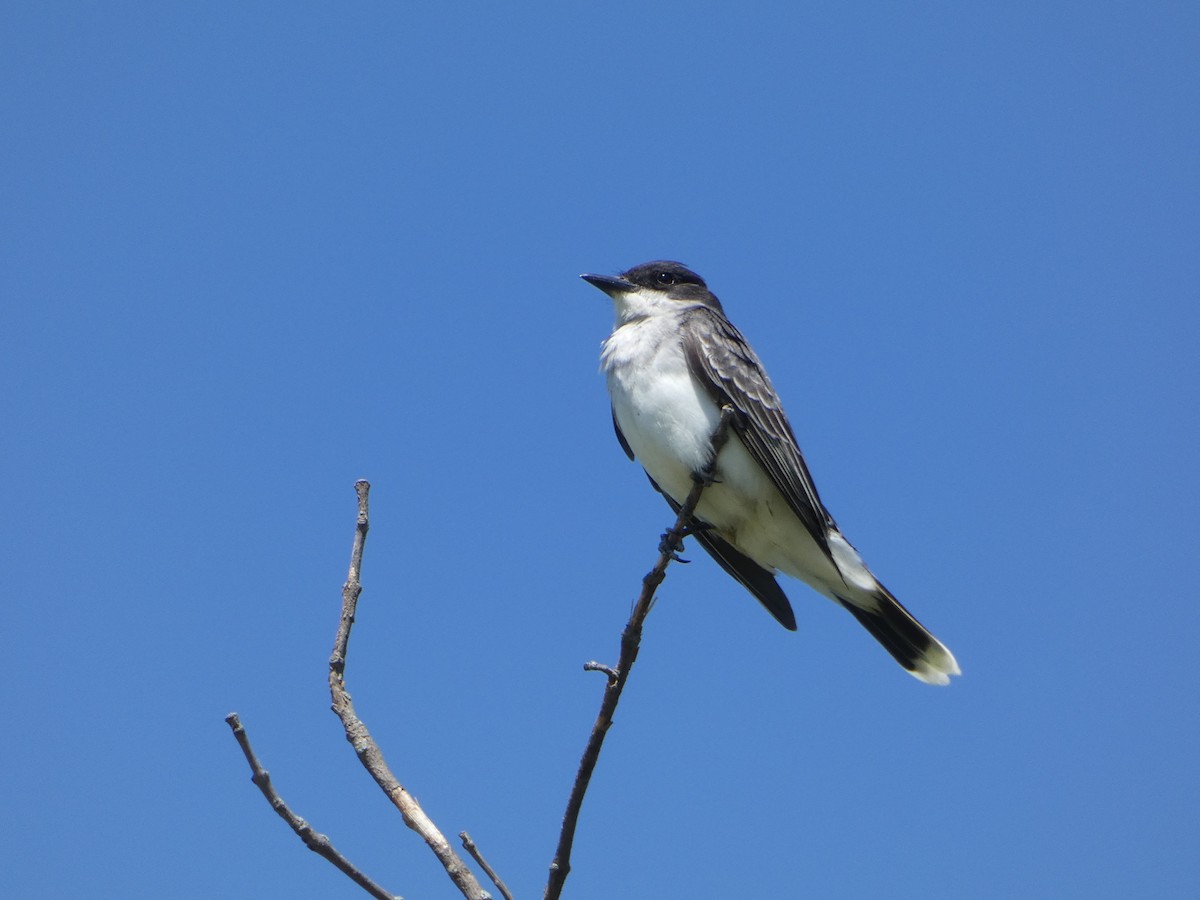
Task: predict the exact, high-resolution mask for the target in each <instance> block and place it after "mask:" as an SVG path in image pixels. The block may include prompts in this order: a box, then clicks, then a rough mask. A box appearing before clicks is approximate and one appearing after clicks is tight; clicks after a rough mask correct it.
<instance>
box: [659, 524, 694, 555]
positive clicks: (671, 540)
mask: <svg viewBox="0 0 1200 900" xmlns="http://www.w3.org/2000/svg"><path fill="white" fill-rule="evenodd" d="M683 538H684V535H682V534H680V535H677V534H675V533H674V532H672V531H668V532H665V533H664V534H663V536H662V540H660V541H659V542H658V552H659V553H665V554H666V555H667V556H669V557H670V558H671V559H672V560H674V561H675V562H681V563H688V562H691V560H687V559H684V558H683V557H682V556H680V555H679V551H681V550H682V549H683Z"/></svg>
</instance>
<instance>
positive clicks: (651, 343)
mask: <svg viewBox="0 0 1200 900" xmlns="http://www.w3.org/2000/svg"><path fill="white" fill-rule="evenodd" d="M600 361H601V370H602V371H603V372H604V374H605V376H606V377H607V379H608V391H609V394H610V396H611V397H612V404H613V413H614V415H615V416H616V420H617V424H618V426H619V427H620V429H621V433H622V434H623V435H624V436H625V440H626V441H627V442H628V443H629V446H630V448H631V449H632V450H633V453H634V456H635V457H636V458H637V461H638V462H640V463H641V464H642V467H643V468H644V469H645V470H646V472H647V474H649V476H650V477H651V478H653V479H654V482H655V483H656V484H657V485H658V486H659V487H660V488H662V489H663V490H664V491H665V492H666V493H667V494H668V495H669V496H670V497H671V498H672V499H674V500H675V501H676V502H677V503H683V501H684V500H685V499H687V495H688V493H689V492H690V491H691V489H692V473H693V472H698V471H701V470H702V469H703V468H704V466H705V465H706V464H707V462H708V454H709V448H710V446H711V444H710V439H711V437H712V433H713V430H714V429H715V428H716V426H717V422H718V421H719V420H720V410H719V409H718V408H717V405H716V403H714V402H713V400H712V399H711V398H710V397H709V396H708V394H707V392H706V391H705V390H704V388H703V387H701V386H700V385H699V384H698V383H697V382H696V380H695V379H694V378H693V377H692V374H691V372H690V371H689V369H688V364H687V358H686V356H685V355H684V351H683V346H682V344H681V342H680V339H679V334H678V331H677V329H676V327H675V320H674V318H673V317H671V316H650V317H647V318H642V319H635V320H633V321H628V322H626V323H625V324H623V325H621V326H620V327H619V328H617V329H616V330H615V331H614V332H613V333H612V334H611V335H610V336H609V338H608V340H606V341H605V342H604V347H603V351H602V353H601V356H600ZM717 478H718V482H717V483H716V484H714V485H712V486H711V487H709V488H708V489H706V490H705V492H704V494H703V496H702V498H701V501H700V506H699V508H698V509H697V511H696V513H697V516H698V517H699V518H701V519H703V520H704V521H706V522H708V523H710V524H711V525H714V526H716V528H717V529H718V531H720V533H721V535H722V537H724V538H725V539H726V540H728V541H730V542H731V543H733V544H734V545H735V546H737V547H738V548H739V549H741V550H742V552H744V553H746V554H747V555H748V556H750V557H751V558H752V559H754V560H756V561H757V562H758V563H759V564H760V565H763V566H765V567H767V568H769V569H782V570H783V571H786V572H788V574H790V575H793V576H795V577H799V578H802V579H804V580H805V581H808V582H809V583H810V584H813V585H814V587H818V590H822V591H823V592H824V591H825V589H824V586H823V585H822V586H818V583H819V582H821V581H824V580H825V576H834V577H836V573H835V572H834V570H833V568H832V566H831V564H830V563H829V561H828V559H827V558H826V557H825V556H824V554H823V553H822V552H821V551H820V550H819V548H818V547H817V545H816V544H815V543H814V542H813V540H812V538H811V537H810V536H809V534H808V532H807V531H806V530H805V529H804V526H803V525H802V524H801V523H800V520H799V519H798V518H796V516H795V514H794V513H793V512H792V511H791V508H790V507H789V506H788V505H787V502H786V501H785V500H784V499H783V497H782V496H781V495H780V493H779V491H778V490H777V489H776V488H775V486H774V484H772V483H771V481H770V479H769V478H768V477H767V475H766V473H765V472H764V471H763V470H762V468H761V467H760V466H759V465H758V464H757V463H756V462H755V461H754V459H753V458H752V457H751V456H750V453H749V451H748V450H746V448H745V445H743V444H742V442H741V440H740V439H739V438H738V437H737V436H736V435H731V436H730V438H729V441H728V443H727V444H726V445H725V447H724V449H723V450H722V451H721V455H720V458H719V460H718V470H717ZM814 576H815V577H814Z"/></svg>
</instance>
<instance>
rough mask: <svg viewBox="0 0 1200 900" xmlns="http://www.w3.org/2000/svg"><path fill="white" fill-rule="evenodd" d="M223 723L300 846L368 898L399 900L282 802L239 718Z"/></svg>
mask: <svg viewBox="0 0 1200 900" xmlns="http://www.w3.org/2000/svg"><path fill="white" fill-rule="evenodd" d="M225 721H226V722H228V723H229V727H230V728H232V729H233V736H234V738H236V739H237V742H238V746H239V747H241V748H242V753H243V754H245V756H246V762H248V763H249V764H250V772H251V775H250V780H251V781H253V782H254V783H255V785H257V786H258V789H259V790H260V791H262V794H263V796H264V797H266V798H267V802H268V803H269V804H271V809H273V810H275V812H277V813H279V817H280V818H281V819H283V821H285V822H287V823H288V825H290V826H291V828H292V831H294V832H296V834H297V835H299V836H300V840H302V841H304V846H306V847H307V848H308V849H309V850H311V851H312V852H313V853H317V854H319V855H321V856H323V857H325V858H326V859H327V860H329V861H330V862H331V863H333V864H334V865H335V866H337V867H338V868H339V869H341V870H342V871H343V872H345V873H346V874H347V875H348V876H350V878H351V879H352V880H353V881H354V883H355V884H357V885H358V886H359V887H361V888H362V889H363V890H365V891H366V892H367V893H369V894H370V895H371V896H372V897H377V898H379V900H402V898H401V897H400V896H399V895H397V894H393V893H391V892H390V891H385V890H384V889H383V888H381V887H380V886H379V885H378V884H376V883H375V882H374V881H372V880H371V879H370V878H368V877H367V876H366V875H364V874H363V873H362V872H361V871H360V870H359V869H358V867H357V866H355V865H354V864H353V863H352V862H350V860H348V859H346V857H344V856H342V854H341V853H339V852H338V851H337V850H336V849H335V848H334V846H333V844H332V843H331V842H330V840H329V838H327V837H326V836H325V835H323V834H321V833H319V832H317V831H314V830H313V827H312V826H311V825H309V824H308V823H307V822H306V821H304V819H302V818H300V817H299V816H298V815H296V814H295V813H294V812H292V811H291V809H289V808H288V805H287V804H286V803H284V802H283V798H282V797H280V796H279V794H278V793H277V792H276V790H275V786H274V785H272V784H271V775H270V773H269V772H268V771H267V770H266V769H264V768H263V767H262V763H260V762H259V761H258V756H256V755H255V753H254V749H253V748H252V747H251V746H250V737H249V736H248V735H247V734H246V729H245V728H244V727H243V726H242V720H241V718H239V717H238V714H237V713H230V714H229V715H227V716H226V717H225Z"/></svg>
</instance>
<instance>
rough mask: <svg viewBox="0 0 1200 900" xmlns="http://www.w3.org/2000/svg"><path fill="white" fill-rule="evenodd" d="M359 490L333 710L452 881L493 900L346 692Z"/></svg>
mask: <svg viewBox="0 0 1200 900" xmlns="http://www.w3.org/2000/svg"><path fill="white" fill-rule="evenodd" d="M354 490H355V491H356V492H357V493H358V524H357V526H356V528H355V529H354V547H353V549H352V550H351V551H350V572H349V574H348V575H347V577H346V583H345V585H343V587H342V617H341V620H340V621H339V623H338V630H337V636H336V637H335V638H334V641H333V653H332V654H331V655H330V657H329V693H330V695H331V696H332V697H333V711H334V712H335V713H337V716H338V718H339V719H341V720H342V726H343V727H344V728H345V729H346V740H348V741H349V742H350V746H352V747H353V748H354V752H355V753H356V754H358V759H359V762H361V763H362V764H363V766H364V767H365V768H366V770H367V771H368V772H370V773H371V777H372V778H374V779H375V781H376V783H377V784H378V785H379V786H380V787H381V788H383V792H384V793H385V794H387V796H388V799H390V800H391V801H392V803H393V804H395V806H396V808H397V809H398V810H400V815H401V816H403V817H404V824H405V825H407V826H408V827H409V828H411V829H412V830H413V831H415V832H416V833H417V834H419V835H420V836H421V837H422V839H424V841H425V843H426V844H428V845H429V848H430V849H431V850H432V851H433V853H434V855H435V856H436V857H437V858H438V861H439V862H440V863H441V864H442V867H443V868H444V869H445V870H446V874H447V875H449V876H450V880H451V881H453V882H454V885H455V887H457V888H458V889H459V890H460V891H461V892H462V894H463V896H464V897H467V898H468V900H490V898H491V895H490V894H489V893H488V892H487V891H485V890H484V889H483V887H482V886H481V885H480V884H479V881H478V880H477V879H476V878H475V875H474V873H472V872H471V870H470V868H468V867H467V864H466V863H465V862H463V860H462V857H460V856H459V855H458V854H457V853H456V852H455V851H454V848H453V847H451V846H450V842H449V841H447V840H446V838H445V836H444V835H443V834H442V833H441V831H439V830H438V827H437V826H436V825H434V824H433V820H432V819H430V818H429V816H427V815H426V814H425V810H423V809H421V805H420V804H419V803H417V801H416V799H415V798H414V797H413V796H412V795H411V794H410V793H409V792H408V791H406V790H405V789H404V786H403V785H401V784H400V782H399V780H398V779H397V778H396V776H395V775H393V774H392V770H391V769H390V768H388V764H387V762H386V761H385V760H384V758H383V752H382V751H381V750H380V749H379V745H378V744H376V743H375V739H374V738H372V737H371V733H370V732H369V731H367V726H366V725H365V724H364V723H363V721H362V720H361V719H360V718H359V717H358V714H357V713H356V712H355V710H354V703H353V701H352V700H351V699H350V694H349V692H347V690H346V679H345V672H346V648H347V645H348V644H349V643H350V628H351V627H352V626H353V625H354V613H355V610H356V608H357V606H358V597H359V594H361V593H362V585H361V584H360V583H359V573H360V572H361V571H362V554H363V544H364V543H365V542H366V539H367V529H368V528H369V527H370V525H369V521H368V515H367V495H368V494H369V493H370V490H371V485H370V484H368V483H367V482H366V481H356V482H355V483H354Z"/></svg>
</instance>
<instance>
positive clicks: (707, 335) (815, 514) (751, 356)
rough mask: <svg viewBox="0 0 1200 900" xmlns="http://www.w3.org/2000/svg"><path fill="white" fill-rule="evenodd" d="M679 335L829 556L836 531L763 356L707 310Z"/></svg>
mask: <svg viewBox="0 0 1200 900" xmlns="http://www.w3.org/2000/svg"><path fill="white" fill-rule="evenodd" d="M680 331H681V337H682V340H683V348H684V352H685V353H686V354H687V361H688V367H689V368H690V369H691V372H692V375H694V376H695V377H696V379H697V380H698V381H699V382H700V383H701V384H702V385H704V387H705V389H706V390H707V391H708V394H709V396H710V397H712V399H713V402H715V403H716V404H717V405H718V406H723V405H724V404H726V403H728V404H730V405H731V406H733V408H734V409H735V410H737V411H738V413H740V415H739V416H738V417H736V418H735V419H734V429H735V431H736V432H737V435H738V437H739V438H741V440H742V443H743V444H744V445H745V446H746V449H747V450H749V451H750V455H751V456H753V457H754V459H755V461H756V462H757V463H758V464H759V465H760V466H762V467H763V469H764V470H765V471H766V473H767V475H768V476H770V478H771V481H772V482H774V484H775V487H777V488H778V489H779V493H781V494H782V495H783V497H784V499H785V500H787V503H788V506H790V507H791V508H792V511H793V512H794V513H795V514H796V516H797V517H798V518H799V519H800V521H801V522H802V523H804V527H805V528H806V529H807V530H808V533H809V534H811V535H812V537H813V540H814V541H816V542H817V546H819V547H820V548H821V549H822V550H824V551H825V553H826V554H828V553H829V544H828V541H827V540H826V537H825V535H826V533H827V532H828V530H829V529H830V528H836V527H837V525H836V524H834V521H833V517H832V516H830V515H829V511H828V510H826V509H825V506H824V504H822V503H821V498H820V497H819V496H818V495H817V487H816V485H815V484H813V480H812V475H810V474H809V472H808V466H807V465H805V462H804V456H803V455H802V454H801V453H800V445H799V444H798V443H797V442H796V435H795V434H794V433H793V432H792V426H791V424H790V423H789V422H788V420H787V416H786V415H785V414H784V412H783V406H782V404H781V403H780V402H779V395H778V394H776V393H775V388H774V387H772V386H771V379H770V378H768V377H767V373H766V372H765V371H763V367H762V363H761V362H759V360H758V355H757V354H756V353H755V352H754V350H753V349H751V347H750V345H749V344H748V343H746V339H745V338H744V337H742V333H741V332H740V331H738V330H737V329H736V328H735V327H734V326H733V325H732V324H731V323H730V322H729V320H728V319H726V318H725V317H724V316H722V315H721V314H720V313H719V312H717V311H715V310H713V309H709V308H707V307H697V308H695V309H691V310H689V311H688V312H687V314H686V315H685V316H684V319H683V323H682V325H681V328H680Z"/></svg>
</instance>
